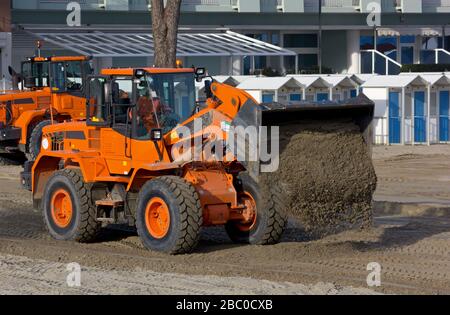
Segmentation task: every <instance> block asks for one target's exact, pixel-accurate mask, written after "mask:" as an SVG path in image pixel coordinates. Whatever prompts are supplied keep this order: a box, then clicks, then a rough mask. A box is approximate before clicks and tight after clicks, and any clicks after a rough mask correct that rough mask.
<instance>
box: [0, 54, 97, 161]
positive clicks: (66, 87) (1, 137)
mask: <svg viewBox="0 0 450 315" xmlns="http://www.w3.org/2000/svg"><path fill="white" fill-rule="evenodd" d="M10 74H11V76H12V77H13V81H15V85H16V86H15V87H14V90H10V91H3V92H2V93H0V153H13V154H14V153H18V152H21V153H24V154H25V155H26V157H27V158H28V159H29V160H34V159H36V157H37V155H38V153H39V150H40V146H41V137H42V129H43V128H44V127H45V126H48V125H50V124H51V123H52V119H53V120H54V121H55V122H62V121H65V120H80V119H85V113H86V100H85V98H84V91H83V84H84V81H85V80H84V78H85V77H86V76H88V75H91V74H92V70H91V67H90V64H89V58H88V57H84V56H74V57H49V58H45V57H32V58H28V60H26V61H25V62H23V63H22V69H21V73H20V74H17V73H16V72H15V71H14V70H13V69H12V68H10ZM19 84H20V85H21V89H19V88H18V85H19Z"/></svg>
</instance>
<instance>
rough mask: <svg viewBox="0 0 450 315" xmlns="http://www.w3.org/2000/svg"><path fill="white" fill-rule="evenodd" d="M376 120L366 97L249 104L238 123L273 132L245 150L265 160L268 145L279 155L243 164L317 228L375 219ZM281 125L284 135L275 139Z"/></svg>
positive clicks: (292, 212) (294, 212)
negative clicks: (343, 99)
mask: <svg viewBox="0 0 450 315" xmlns="http://www.w3.org/2000/svg"><path fill="white" fill-rule="evenodd" d="M373 118H374V103H373V102H372V101H371V100H369V99H368V98H367V97H366V96H365V95H360V96H359V97H357V98H354V99H350V100H346V101H343V102H327V103H325V102H324V103H306V102H305V103H301V104H296V105H283V104H278V103H273V104H261V105H260V106H259V107H256V106H252V104H244V106H243V107H242V109H241V111H240V113H239V115H238V116H237V117H236V119H235V120H234V121H233V124H234V126H241V127H249V126H258V127H259V126H266V127H268V128H269V130H270V129H272V133H271V132H270V131H269V132H268V136H267V137H266V136H265V132H260V142H259V144H258V147H256V146H255V144H254V143H249V141H248V140H247V139H246V140H245V141H246V146H245V148H246V150H251V151H253V150H257V151H258V152H260V155H261V156H262V155H263V153H264V152H266V151H267V149H266V146H265V145H264V143H267V148H270V152H274V151H273V150H277V149H278V150H279V154H278V155H277V154H269V155H271V156H272V158H271V160H270V161H267V160H266V159H258V161H243V162H242V163H243V164H244V166H245V167H246V169H247V172H248V173H249V174H250V175H251V176H252V177H253V178H254V179H255V180H257V181H258V182H259V183H260V186H261V187H262V188H261V189H268V187H278V188H279V192H280V194H283V197H282V199H283V200H285V201H286V202H287V204H288V206H287V208H286V211H287V213H288V215H290V216H294V217H295V218H297V219H298V220H299V221H301V223H302V224H303V225H304V226H305V227H306V228H308V229H310V230H316V228H317V227H323V226H327V227H329V226H333V227H336V226H339V225H341V224H340V223H341V222H346V223H348V222H350V223H352V224H353V223H356V221H364V223H368V222H369V221H370V220H371V202H372V196H373V193H374V190H375V187H376V176H375V172H374V168H373V164H372V159H371V146H372V141H373V140H372V139H373V132H372V121H373ZM277 126H278V127H279V136H277V135H275V137H273V133H276V130H275V129H276V128H275V129H274V128H273V127H277ZM271 135H272V136H271ZM241 140H242V139H241ZM274 141H275V142H276V143H274ZM261 144H263V145H261ZM262 148H264V150H266V151H264V152H262V151H261V149H262ZM251 151H250V152H251ZM237 153H241V156H242V152H237ZM266 156H267V154H266ZM264 186H265V188H264Z"/></svg>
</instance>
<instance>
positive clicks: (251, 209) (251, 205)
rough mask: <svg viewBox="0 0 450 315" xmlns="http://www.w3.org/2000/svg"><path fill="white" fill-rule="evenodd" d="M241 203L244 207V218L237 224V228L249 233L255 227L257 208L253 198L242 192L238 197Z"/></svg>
mask: <svg viewBox="0 0 450 315" xmlns="http://www.w3.org/2000/svg"><path fill="white" fill-rule="evenodd" d="M240 198H241V201H242V203H243V204H244V205H245V211H244V218H245V221H243V222H242V221H241V222H238V223H237V225H236V226H237V228H238V229H239V230H240V231H242V232H249V231H251V229H253V227H254V226H255V225H256V213H257V206H256V201H255V199H254V198H253V196H252V195H251V194H250V193H248V192H244V193H242V194H241V196H240Z"/></svg>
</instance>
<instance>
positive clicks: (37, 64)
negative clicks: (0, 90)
mask: <svg viewBox="0 0 450 315" xmlns="http://www.w3.org/2000/svg"><path fill="white" fill-rule="evenodd" d="M21 73H22V89H24V88H25V89H30V90H38V89H42V88H46V87H49V88H51V90H52V91H53V92H55V93H64V92H67V93H74V94H77V93H81V92H82V90H83V81H84V80H83V78H85V77H87V76H88V75H91V74H92V73H93V70H92V67H91V65H90V62H89V58H88V57H84V56H75V57H49V58H45V57H32V58H28V59H27V61H24V62H22V69H21Z"/></svg>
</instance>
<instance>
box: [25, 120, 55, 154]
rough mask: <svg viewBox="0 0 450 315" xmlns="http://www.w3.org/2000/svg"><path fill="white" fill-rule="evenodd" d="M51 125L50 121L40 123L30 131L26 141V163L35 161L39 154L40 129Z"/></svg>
mask: <svg viewBox="0 0 450 315" xmlns="http://www.w3.org/2000/svg"><path fill="white" fill-rule="evenodd" d="M51 124H52V122H51V121H50V120H44V121H41V122H40V123H38V124H37V125H36V126H35V127H34V128H33V130H32V131H31V135H30V137H29V139H28V152H27V153H26V156H27V159H28V161H35V160H36V158H37V156H38V155H39V153H40V152H41V143H42V129H44V127H46V126H49V125H51Z"/></svg>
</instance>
